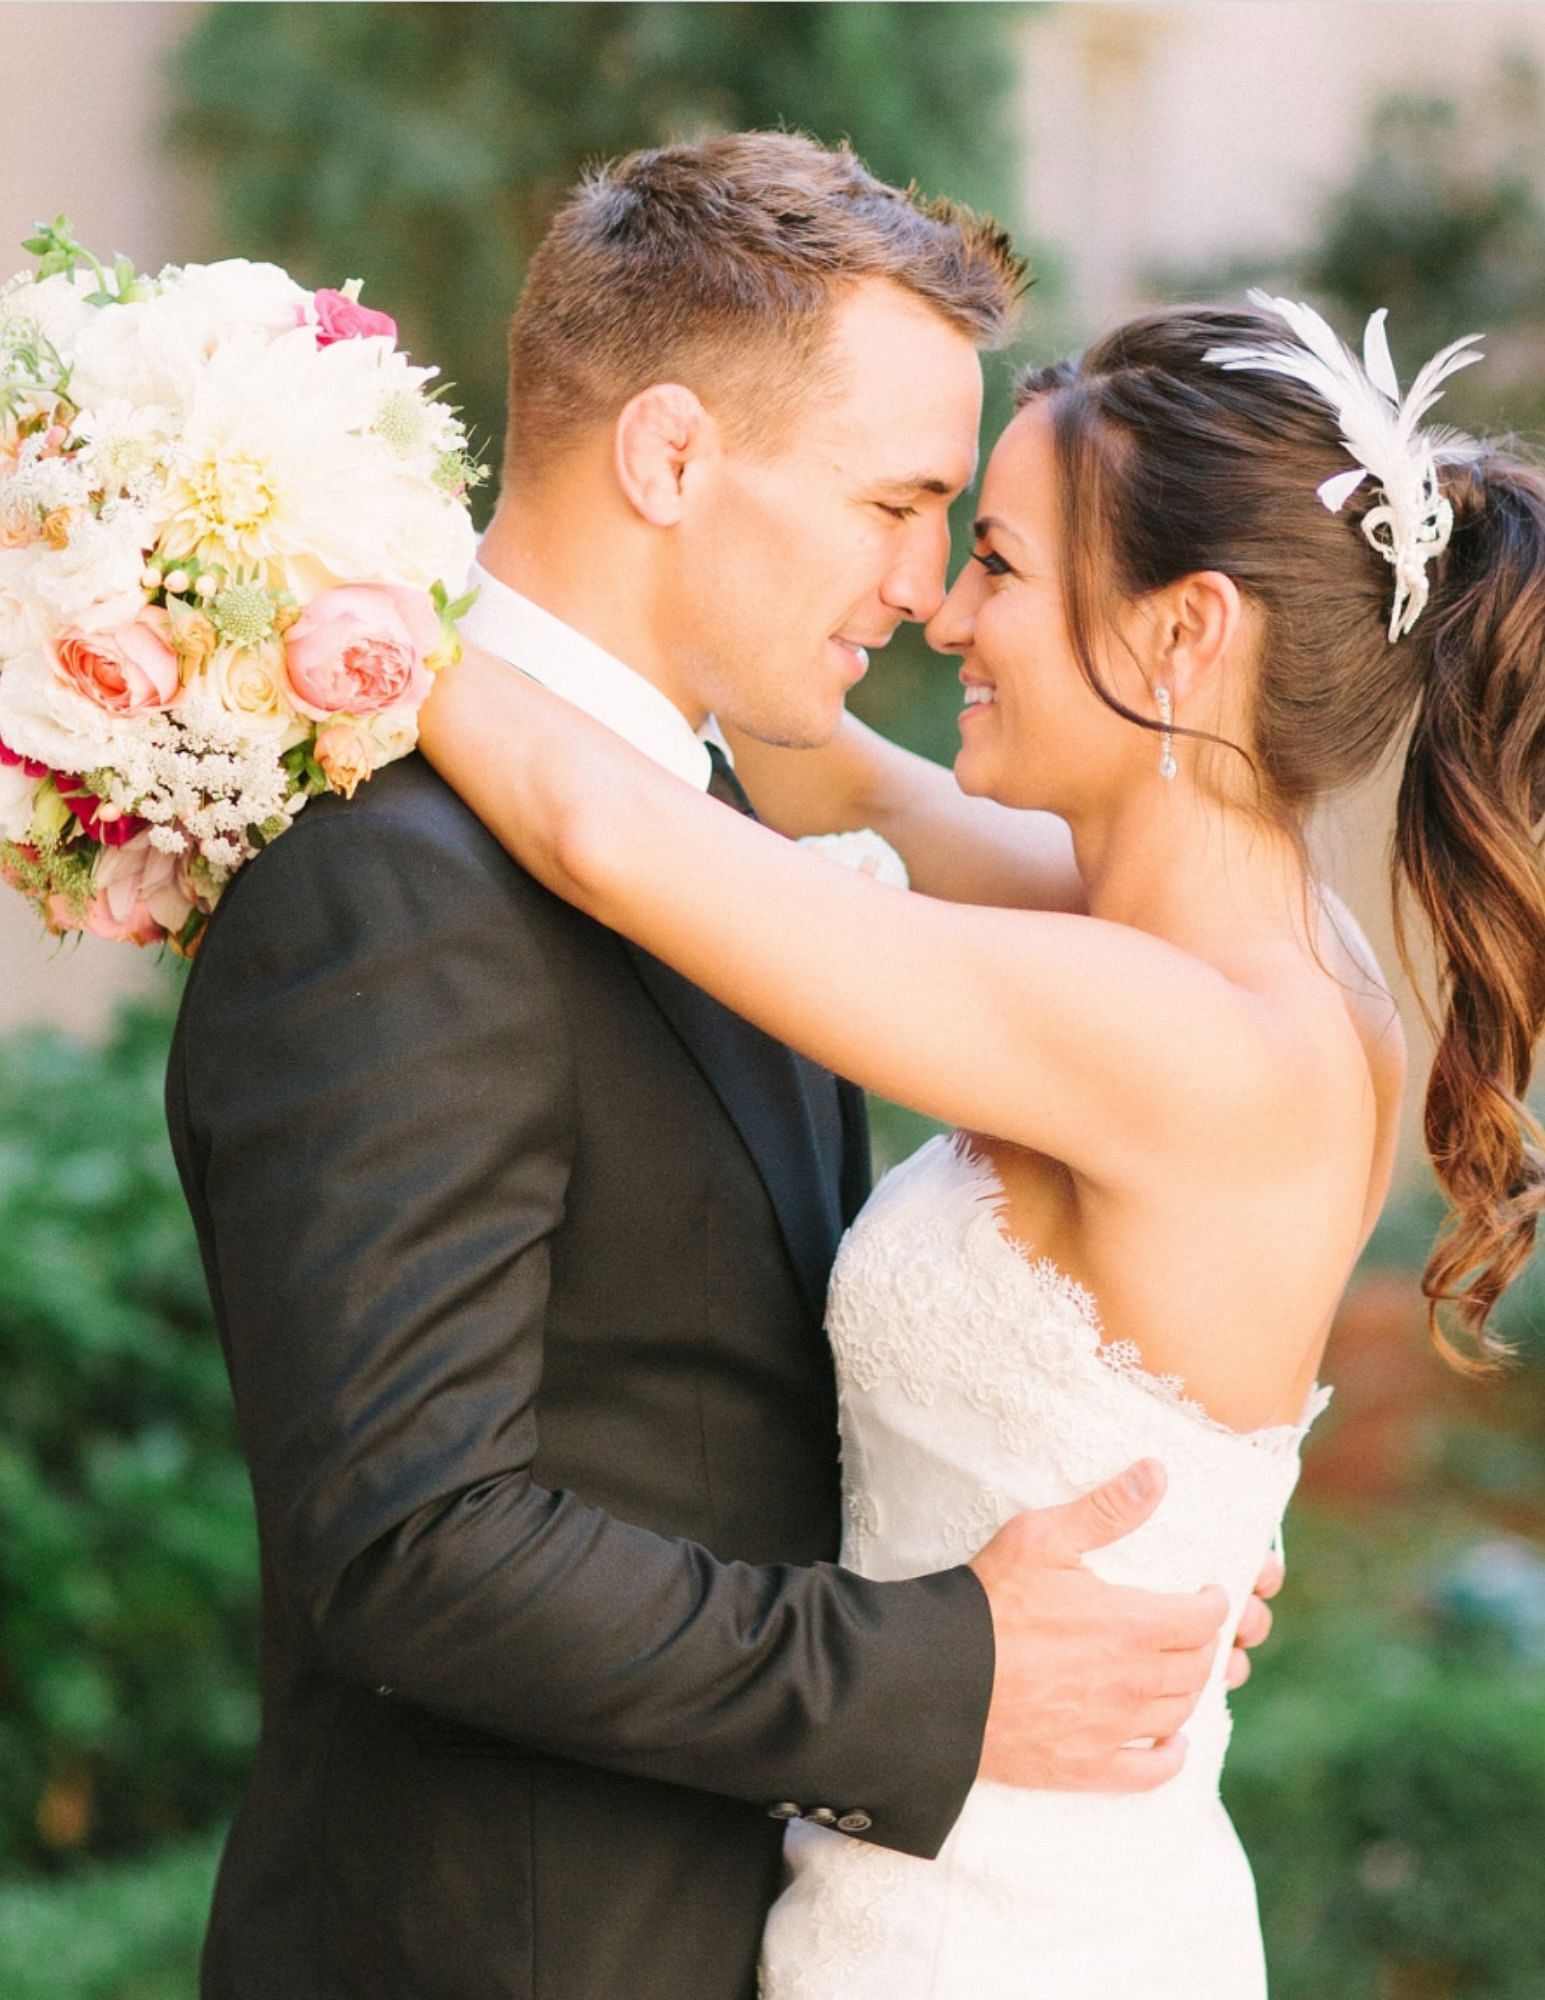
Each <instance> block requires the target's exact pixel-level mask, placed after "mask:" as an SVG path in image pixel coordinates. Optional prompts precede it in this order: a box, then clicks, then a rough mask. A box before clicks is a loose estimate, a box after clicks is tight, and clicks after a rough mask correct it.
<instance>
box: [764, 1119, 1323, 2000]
mask: <svg viewBox="0 0 1545 2000" xmlns="http://www.w3.org/2000/svg"><path fill="white" fill-rule="evenodd" d="M1002 1201H1003V1189H1002V1185H1001V1183H1000V1182H999V1180H998V1178H997V1175H996V1173H995V1172H994V1170H993V1169H992V1168H991V1167H990V1166H989V1165H987V1164H986V1163H985V1162H984V1161H982V1160H980V1159H979V1158H977V1157H976V1156H974V1155H972V1154H971V1153H970V1152H969V1151H968V1150H966V1149H965V1147H964V1146H963V1145H962V1144H961V1143H960V1142H959V1141H958V1140H955V1139H948V1138H938V1139H933V1140H930V1141H929V1142H928V1144H927V1145H925V1146H924V1147H923V1148H922V1149H921V1150H920V1151H919V1152H917V1153H916V1154H914V1155H913V1156H912V1158H911V1159H910V1160H908V1161H906V1162H905V1163H904V1164H903V1165H902V1166H900V1167H898V1168H897V1169H895V1170H894V1171H893V1172H892V1173H890V1174H888V1175H886V1177H885V1178H884V1179H883V1180H882V1181H881V1183H880V1185H879V1186H878V1187H877V1188H876V1190H875V1192H874V1194H873V1196H872V1197H871V1199H870V1201H869V1203H868V1205H867V1206H866V1207H865V1209H864V1211H863V1213H862V1214H861V1215H860V1216H859V1218H858V1220H857V1222H856V1223H855V1224H854V1226H853V1228H852V1229H851V1230H850V1231H849V1233H848V1236H847V1238H846V1240H845V1242H844V1244H843V1247H842V1250H841V1252H840V1254H839V1256H838V1259H837V1266H836V1269H835V1271H834V1273H833V1277H832V1291H831V1300H830V1308H829V1315H828V1326H829V1330H830V1334H831V1339H832V1344H833V1347H834V1349H835V1352H836V1360H837V1371H838V1384H839V1391H840V1396H841V1409H842V1437H843V1465H844V1477H845V1491H846V1504H847V1533H846V1537H845V1541H844V1547H843V1561H844V1562H845V1563H846V1564H848V1565H849V1566H850V1567H851V1568H853V1569H856V1570H859V1571H861V1572H862V1573H863V1574H865V1575H867V1576H873V1577H903V1576H915V1575H918V1574H920V1573H921V1572H923V1571H926V1570H933V1569H941V1568H946V1567H948V1566H950V1565H951V1564H954V1563H959V1562H962V1561H964V1560H965V1559H966V1558H967V1557H969V1556H970V1555H972V1554H973V1553H974V1552H975V1551H976V1550H977V1549H978V1548H980V1547H981V1545H982V1544H983V1543H984V1542H985V1541H986V1540H987V1539H988V1537H989V1536H990V1535H991V1534H992V1533H993V1531H994V1530H995V1529H996V1528H998V1527H999V1526H1001V1524H1002V1523H1003V1522H1004V1521H1005V1520H1007V1519H1008V1517H1009V1516H1010V1515H1011V1514H1012V1513H1014V1512H1016V1511H1017V1510H1018V1509H1020V1508H1022V1507H1043V1506H1047V1505H1050V1504H1052V1503H1055V1502H1059V1501H1064V1500H1068V1499H1072V1498H1073V1497H1074V1496H1076V1495H1078V1494H1080V1493H1084V1492H1086V1491H1088V1490H1089V1489H1090V1488H1091V1487H1093V1486H1097V1485H1099V1484H1100V1483H1101V1482H1102V1481H1104V1480H1105V1479H1107V1478H1108V1477H1110V1476H1111V1475H1112V1474H1114V1473H1117V1472H1119V1471H1121V1470H1122V1469H1123V1468H1124V1467H1126V1466H1127V1465H1129V1464H1130V1463H1131V1462H1132V1461H1133V1460H1134V1459H1137V1458H1142V1457H1154V1458H1158V1459H1160V1460H1162V1461H1163V1463H1164V1465H1165V1467H1166V1469H1167V1471H1168V1474H1169V1486H1168V1490H1167V1492H1166V1495H1165V1498H1164V1500H1163V1502H1162V1504H1161V1506H1160V1507H1159V1509H1158V1511H1157V1513H1156V1514H1155V1515H1154V1516H1153V1517H1152V1518H1151V1519H1150V1520H1149V1521H1148V1522H1147V1523H1145V1525H1144V1526H1143V1527H1142V1528H1141V1529H1139V1530H1138V1531H1137V1532H1136V1533H1135V1534H1133V1535H1131V1536H1130V1537H1128V1538H1127V1539H1126V1540H1125V1541H1122V1542H1119V1543H1117V1544H1116V1545H1115V1546H1113V1547H1111V1548H1109V1549H1103V1550H1099V1551H1097V1552H1095V1553H1094V1554H1092V1555H1090V1556H1089V1557H1088V1559H1087V1560H1088V1564H1089V1567H1090V1568H1091V1569H1093V1570H1095V1571H1097V1572H1098V1573H1099V1574H1100V1575H1101V1576H1104V1577H1106V1578H1109V1579H1110V1580H1112V1581H1116V1582H1122V1583H1132V1584H1143V1585H1147V1586H1150V1587H1152V1588H1155V1589H1160V1590H1191V1589H1198V1588H1200V1587H1201V1586H1202V1585H1204V1584H1207V1583H1220V1584H1222V1585H1223V1586H1224V1588H1225V1589H1226V1590H1227V1591H1228V1593H1229V1598H1230V1604H1231V1607H1232V1610H1231V1615H1230V1621H1229V1624H1228V1626H1227V1627H1226V1629H1227V1630H1229V1631H1232V1629H1233V1622H1234V1620H1235V1619H1236V1618H1237V1615H1238V1613H1239V1611H1240V1610H1241V1609H1242V1608H1243V1605H1244V1602H1245V1599H1246V1597H1247V1595H1248V1593H1249V1590H1250V1586H1251V1584H1252V1582H1253V1581H1254V1579H1255V1577H1256V1575H1257V1574H1258V1572H1259V1569H1260V1565H1261V1562H1262V1560H1263V1558H1264V1557H1265V1555H1266V1553H1267V1551H1268V1549H1269V1548H1270V1546H1271V1544H1272V1542H1273V1540H1274V1538H1275V1537H1276V1535H1277V1532H1278V1529H1279V1527H1280V1524H1281V1520H1282V1514H1283V1510H1284V1508H1285V1507H1286V1505H1287V1501H1288V1497H1289V1495H1290V1494H1291V1492H1292V1490H1293V1486H1294V1482H1295V1480H1296V1478H1297V1474H1298V1446H1299V1443H1300V1440H1301V1439H1302V1436H1303V1433H1304V1431H1305V1430H1306V1429H1307V1428H1308V1425H1309V1423H1310V1422H1311V1421H1312V1420H1313V1418H1314V1416H1315V1415H1316V1414H1317V1413H1318V1410H1319V1409H1320V1407H1322V1405H1323V1402H1324V1400H1325V1394H1326V1392H1323V1391H1321V1392H1317V1393H1316V1395H1315V1396H1314V1397H1313V1398H1312V1399H1311V1404H1310V1407H1309V1409H1308V1410H1307V1411H1306V1412H1305V1416H1304V1421H1303V1423H1302V1424H1299V1425H1289V1426H1282V1427H1278V1428H1274V1429H1271V1430H1263V1431H1256V1432H1254V1433H1251V1434H1249V1435H1242V1434H1241V1433H1239V1432H1236V1431H1231V1430H1228V1429H1225V1428H1224V1427H1223V1426H1222V1425H1220V1424H1217V1423H1214V1422H1213V1421H1212V1420H1211V1419H1210V1418H1208V1417H1207V1416H1206V1415H1205V1413H1204V1412H1203V1411H1202V1410H1201V1409H1200V1408H1198V1406H1197V1405H1196V1404H1195V1403H1194V1402H1190V1401H1188V1400H1187V1399H1186V1397H1185V1395H1184V1393H1183V1389H1182V1385H1180V1384H1179V1383H1177V1382H1174V1381H1170V1380H1160V1379H1157V1378H1155V1377H1153V1376H1151V1375H1147V1374H1145V1373H1143V1372H1142V1370H1141V1369H1140V1367H1139V1366H1138V1360H1137V1355H1136V1353H1135V1350H1134V1349H1133V1348H1132V1347H1131V1346H1130V1345H1129V1344H1123V1343H1122V1342H1119V1341H1115V1342H1111V1343H1108V1344H1107V1343H1104V1342H1103V1340H1102V1335H1101V1330H1100V1325H1099V1321H1098V1318H1097V1316H1096V1312H1095V1307H1094V1302H1093V1300H1092V1299H1091V1298H1090V1297H1089V1295H1088V1293H1087V1292H1085V1291H1084V1290H1083V1289H1082V1288H1081V1287H1080V1286H1078V1285H1076V1284H1074V1283H1073V1282H1072V1281H1071V1280H1070V1279H1068V1278H1066V1277H1065V1276H1063V1275H1062V1274H1061V1273H1060V1272H1059V1271H1057V1270H1056V1269H1055V1268H1054V1267H1053V1266H1052V1265H1050V1264H1049V1263H1047V1262H1045V1261H1044V1260H1040V1261H1034V1260H1032V1259H1031V1258H1029V1257H1028V1256H1026V1255H1024V1254H1023V1253H1022V1252H1021V1251H1020V1250H1019V1249H1017V1248H1016V1247H1015V1246H1014V1244H1013V1243H1012V1242H1011V1241H1010V1240H1009V1238H1008V1237H1007V1236H1006V1235H1005V1234H1004V1232H1003V1228H1002V1225H1001V1222H1000V1217H999V1211H1000V1208H1001V1205H1002ZM1226 1654H1227V1648H1226V1647H1220V1648H1219V1653H1218V1661H1217V1666H1216V1669H1215V1673H1214V1677H1213V1680H1212V1683H1211V1684H1210V1685H1209V1687H1208V1689H1207V1691H1206V1693H1205V1694H1204V1695H1203V1697H1202V1700H1201V1703H1200V1705H1199V1707H1198V1708H1197V1710H1196V1713H1195V1715H1194V1717H1193V1718H1192V1720H1191V1722H1190V1724H1189V1725H1188V1727H1187V1732H1186V1733H1187V1735H1188V1737H1189V1739H1190V1747H1189V1750H1188V1753H1187V1758H1186V1763H1185V1766H1184V1769H1183V1770H1182V1772H1181V1774H1180V1776H1179V1777H1178V1778H1176V1779H1175V1780H1173V1782H1172V1783H1170V1784H1169V1785H1167V1786H1165V1787H1163V1788H1162V1789H1161V1790H1159V1791H1156V1792H1152V1793H1145V1794H1130V1795H1117V1794H1113V1793H1105V1794H1093V1793H1085V1794H1074V1793H1059V1792H1027V1791H1015V1790H1010V1789H1009V1788H1007V1787H1004V1786H1000V1785H993V1784H978V1785H976V1786H975V1787H974V1788H973V1789H972V1791H971V1793H970V1795H969V1796H968V1798H967V1800H966V1804H965V1808H964V1810H963V1812H962V1813H961V1816H960V1818H959V1820H958V1821H957V1823H956V1825H955V1827H954V1830H953V1831H952V1832H951V1834H950V1836H949V1839H948V1840H947V1841H946V1842H945V1845H944V1848H943V1850H942V1852H941V1853H940V1855H939V1857H938V1858H937V1860H934V1861H922V1860H918V1859H915V1858H914V1857H912V1856H910V1855H904V1854H898V1853H895V1852H893V1851H891V1850H889V1849H886V1848H884V1847H879V1846H874V1845H870V1844H867V1843H865V1842H862V1841H858V1840H853V1839H851V1838H849V1837H848V1836H847V1835H845V1834H841V1833H836V1832H830V1831H827V1830H825V1829H823V1828H821V1827H817V1826H813V1825H809V1824H807V1823H803V1822H798V1823H795V1824H794V1825H792V1826H791V1827H790V1829H789V1835H788V1847H787V1858H788V1864H789V1869H790V1880H789V1883H788V1887H787V1888H786V1890H785V1891H784V1894H783V1895H782V1897H781V1898H780V1899H779V1901H778V1902H777V1904H776V1905H775V1906H774V1909H773V1911H772V1915H771V1918H770V1919H769V1923H768V1929H767V1936H766V1943H765V1947H764V1954H763V1966H762V1992H763V1995H764V2000H1261V1996H1262V1995H1264V1993H1265V1990H1266V1980H1265V1971H1264V1967H1263V1963H1262V1954H1261V1937H1260V1926H1259V1922H1258V1919H1257V1915H1256V1906H1255V1887H1254V1883H1253V1880H1252V1878H1251V1874H1250V1869H1249V1864H1248V1863H1247V1862H1246V1860H1245V1857H1244V1853H1243V1851H1242V1849H1241V1848H1240V1845H1239V1842H1238V1839H1237V1837H1236V1836H1235V1833H1234V1829H1233V1827H1232V1825H1231V1824H1230V1822H1229V1819H1228V1816H1227V1814H1226V1813H1225V1812H1224V1810H1223V1806H1222V1803H1221V1801H1220V1799H1219V1796H1218V1776H1219V1772H1220V1770H1221V1768H1222V1765H1223V1755H1224V1750H1225V1748H1226V1746H1227V1743H1228V1734H1229V1715H1228V1709H1227V1706H1226V1703H1225V1699H1224V1687H1223V1678H1222V1677H1223V1673H1224V1668H1225V1665H1226ZM902 1726H905V1727H915V1728H919V1729H926V1728H927V1726H928V1718H927V1716H926V1715H919V1716H916V1717H914V1718H911V1719H910V1720H909V1721H904V1722H903V1725H902Z"/></svg>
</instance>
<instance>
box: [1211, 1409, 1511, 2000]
mask: <svg viewBox="0 0 1545 2000" xmlns="http://www.w3.org/2000/svg"><path fill="white" fill-rule="evenodd" d="M1311 1449H1312V1446H1311ZM1292 1540H1293V1547H1292V1550H1291V1554H1290V1564H1289V1569H1290V1578H1289V1584H1288V1588H1287V1590H1286V1592H1285V1593H1284V1597H1283V1602H1282V1613H1281V1618H1280V1620H1279V1624H1278V1627H1277V1631H1276V1634H1275V1635H1274V1637H1273V1640H1272V1643H1271V1645H1270V1647H1269V1648H1268V1649H1267V1651H1266V1653H1265V1655H1264V1656H1263V1657H1262V1659H1261V1661H1260V1664H1259V1666H1258V1669H1257V1674H1256V1677H1255V1678H1254V1679H1253V1680H1252V1683H1251V1685H1250V1686H1249V1687H1247V1688H1246V1689H1244V1690H1243V1691H1242V1692H1241V1693H1240V1694H1239V1695H1237V1696H1236V1697H1235V1698H1234V1707H1235V1714H1236V1718H1237V1722H1236V1730H1235V1738H1234V1744H1233V1749H1232V1753H1231V1756H1230V1760H1229V1765H1228V1770H1227V1774H1226V1777H1225V1782H1224V1790H1225V1795H1226V1797H1227V1800H1228V1803H1229V1807H1230V1810H1231V1811H1232V1813H1233V1815H1234V1818H1235V1821H1236V1823H1237V1825H1238V1827H1239V1831H1240V1835H1241V1838H1242V1839H1243V1841H1244V1843H1245V1846H1246V1848H1247V1850H1248V1851H1249V1854H1250V1857H1251V1860H1252V1863H1253V1865H1254V1868H1255V1874H1256V1881H1257V1884H1258V1886H1259V1890H1260V1898H1261V1908H1262V1918H1263V1922H1264V1925H1265V1930H1266V1938H1267V1950H1268V1957H1269V1960H1270V1964H1271V1971H1272V1995H1273V2000H1325V1996H1327V1995H1334V1996H1335V2000H1539V1996H1540V1994H1541V1993H1542V1992H1545V1684H1542V1682H1541V1678H1540V1673H1539V1666H1538V1662H1537V1660H1535V1659H1534V1658H1533V1657H1532V1653H1531V1646H1532V1635H1533V1629H1534V1628H1533V1622H1532V1614H1533V1609H1534V1606H1533V1600H1532V1598H1531V1604H1530V1607H1529V1609H1530V1617H1529V1618H1527V1619H1524V1620H1523V1621H1521V1622H1520V1621H1516V1620H1512V1619H1511V1616H1510V1615H1509V1616H1505V1617H1497V1616H1494V1615H1492V1612H1493V1607H1490V1606H1487V1605H1482V1606H1481V1607H1480V1608H1479V1610H1477V1609H1476V1607H1475V1604H1474V1595H1475V1594H1474V1591H1473V1589H1472V1588H1471V1583H1472V1581H1473V1578H1474V1575H1475V1574H1476V1571H1477V1549H1478V1547H1484V1546H1485V1545H1484V1544H1480V1545H1477V1544H1475V1543H1474V1542H1472V1541H1471V1540H1470V1539H1469V1531H1467V1529H1466V1527H1465V1524H1464V1523H1463V1522H1462V1521H1458V1520H1456V1519H1454V1518H1453V1517H1450V1518H1448V1519H1446V1520H1445V1519H1444V1518H1442V1517H1439V1516H1436V1515H1424V1516H1423V1517H1422V1518H1421V1519H1419V1520H1418V1519H1414V1518H1413V1519H1410V1520H1407V1521H1405V1522H1403V1523H1401V1524H1399V1526H1398V1528H1385V1529H1384V1530H1383V1531H1381V1532H1380V1531H1374V1530H1372V1529H1369V1528H1368V1527H1367V1526H1365V1525H1360V1526H1357V1527H1350V1526H1348V1525H1347V1524H1345V1523H1344V1522H1338V1521H1332V1520H1328V1519H1318V1520H1316V1519H1311V1518H1307V1517H1306V1518H1304V1519H1301V1520H1300V1521H1299V1522H1298V1524H1297V1529H1296V1533H1294V1534H1293V1536H1292ZM1491 1546H1492V1548H1493V1551H1494V1552H1495V1544H1492V1545H1491ZM1515 1555H1516V1556H1517V1559H1518V1560H1519V1561H1521V1562H1525V1563H1527V1562H1528V1560H1529V1559H1528V1557H1527V1554H1526V1552H1524V1551H1521V1550H1519V1551H1515ZM1494 1567H1495V1564H1494V1563H1490V1562H1488V1563H1485V1564H1482V1565H1481V1568H1483V1569H1488V1570H1489V1569H1491V1568H1494ZM1534 1587H1535V1585H1534V1584H1531V1590H1532V1589H1533V1588H1534ZM1467 1600H1468V1602H1469V1607H1470V1608H1469V1610H1468V1612H1466V1610H1465V1605H1466V1603H1467Z"/></svg>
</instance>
